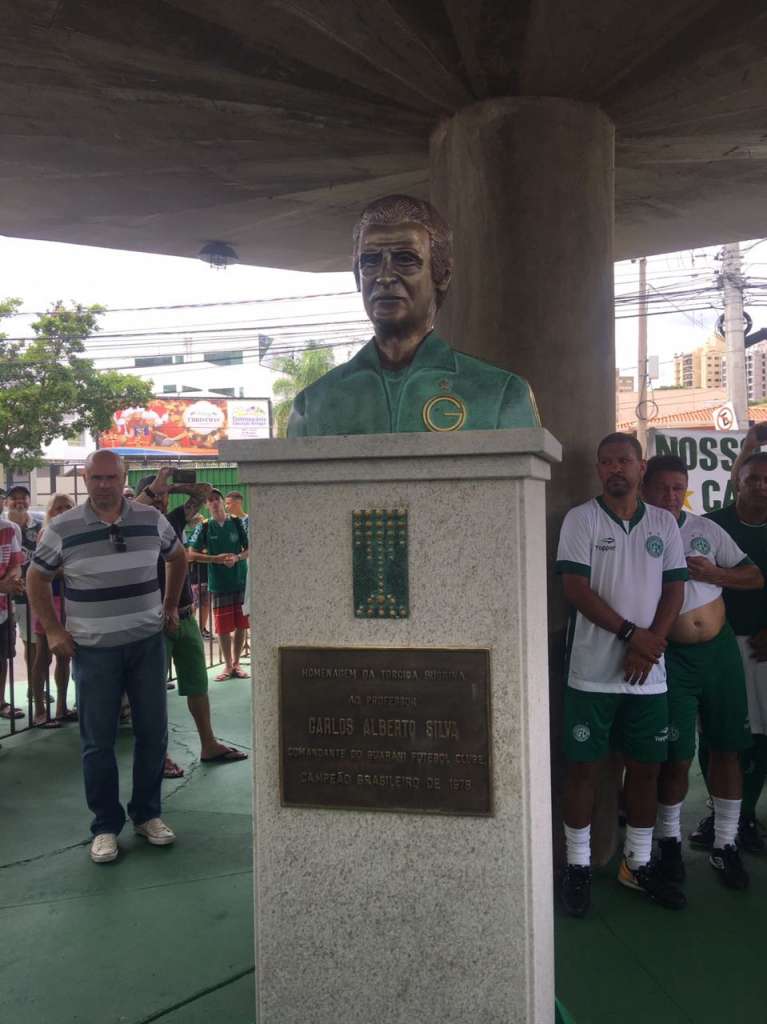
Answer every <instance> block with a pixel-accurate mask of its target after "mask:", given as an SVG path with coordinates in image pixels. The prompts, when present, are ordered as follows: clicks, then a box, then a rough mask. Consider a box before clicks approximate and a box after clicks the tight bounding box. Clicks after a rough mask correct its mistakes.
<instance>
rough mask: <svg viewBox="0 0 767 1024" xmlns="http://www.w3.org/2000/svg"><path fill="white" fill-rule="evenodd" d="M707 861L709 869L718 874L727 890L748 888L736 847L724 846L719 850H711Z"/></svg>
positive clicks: (746, 873) (744, 871)
mask: <svg viewBox="0 0 767 1024" xmlns="http://www.w3.org/2000/svg"><path fill="white" fill-rule="evenodd" d="M708 861H709V864H710V865H711V867H712V868H713V869H714V870H715V871H718V872H719V876H720V878H721V879H722V881H723V882H724V884H725V885H726V886H727V888H728V889H747V888H748V872H747V871H746V869H745V868H744V867H743V865H742V863H741V860H740V854H739V853H738V848H737V847H736V846H725V847H723V848H722V849H721V850H716V849H714V850H712V851H711V854H710V855H709V858H708Z"/></svg>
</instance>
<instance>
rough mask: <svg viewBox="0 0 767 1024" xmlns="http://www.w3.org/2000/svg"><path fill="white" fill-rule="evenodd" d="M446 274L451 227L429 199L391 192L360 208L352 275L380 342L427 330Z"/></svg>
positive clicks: (449, 263)
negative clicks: (391, 194)
mask: <svg viewBox="0 0 767 1024" xmlns="http://www.w3.org/2000/svg"><path fill="white" fill-rule="evenodd" d="M451 273H452V244H451V238H450V231H449V229H448V227H447V224H446V223H445V222H444V220H443V219H442V217H441V216H440V215H439V213H437V211H436V210H435V209H434V207H433V206H431V205H430V204H429V203H427V202H425V201H424V200H421V199H414V198H412V197H411V196H399V195H393V196H385V197H384V198H383V199H377V200H375V201H374V202H372V203H370V204H369V205H368V206H367V207H366V208H365V209H364V210H363V212H362V215H361V217H360V219H359V221H358V223H357V226H356V227H355V229H354V276H355V278H356V280H357V286H358V288H359V289H360V291H361V292H362V298H363V301H364V303H365V309H366V311H367V314H368V316H369V317H370V319H371V320H372V322H373V325H374V327H375V332H376V338H377V339H378V340H379V341H382V340H383V339H384V338H387V337H392V336H398V337H400V338H402V337H404V336H405V335H407V336H409V337H412V338H417V340H420V338H422V337H423V336H424V335H425V334H426V333H427V332H428V331H429V330H431V328H432V327H433V326H434V316H435V314H436V311H437V309H438V308H439V306H440V305H441V303H442V300H443V299H444V297H445V294H446V293H447V289H448V286H449V284H450V276H451ZM419 332H420V333H419Z"/></svg>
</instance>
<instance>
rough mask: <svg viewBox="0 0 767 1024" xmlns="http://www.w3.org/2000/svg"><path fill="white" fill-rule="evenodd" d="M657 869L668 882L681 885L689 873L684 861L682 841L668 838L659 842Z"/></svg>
mask: <svg viewBox="0 0 767 1024" xmlns="http://www.w3.org/2000/svg"><path fill="white" fill-rule="evenodd" d="M658 854H659V856H658V860H657V869H658V871H659V872H660V874H661V875H663V877H664V878H665V879H666V881H667V882H672V883H673V884H674V885H681V883H682V882H683V881H684V879H685V875H686V874H687V872H686V871H685V868H684V861H683V860H682V841H681V840H680V839H674V838H673V836H668V837H666V838H665V839H659V840H658Z"/></svg>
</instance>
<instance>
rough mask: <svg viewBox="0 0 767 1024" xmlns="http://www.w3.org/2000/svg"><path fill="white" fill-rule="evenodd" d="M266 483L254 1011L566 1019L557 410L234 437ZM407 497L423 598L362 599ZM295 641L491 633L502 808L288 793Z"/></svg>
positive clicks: (236, 452) (413, 574) (405, 1023)
mask: <svg viewBox="0 0 767 1024" xmlns="http://www.w3.org/2000/svg"><path fill="white" fill-rule="evenodd" d="M222 455H223V457H224V458H226V459H227V460H234V461H237V462H238V463H239V465H240V479H241V480H242V481H243V483H247V484H248V485H249V487H250V524H251V526H250V528H251V544H252V547H251V558H250V566H251V582H252V588H251V624H252V631H253V643H252V651H253V687H254V689H253V710H254V756H253V766H254V796H253V817H254V833H255V875H254V882H255V934H256V994H257V995H256V998H257V1015H256V1019H257V1020H258V1022H259V1024H370V1022H375V1024H395V1022H396V1024H466V1022H472V1021H473V1022H476V1024H512V1022H518V1024H552V1021H553V1020H554V955H553V926H552V894H551V829H550V793H549V718H548V676H547V631H546V566H545V557H546V551H545V523H546V517H545V493H544V491H545V481H546V480H547V479H548V478H549V463H551V462H554V461H557V460H558V459H559V457H560V446H559V444H558V443H557V442H556V441H555V440H554V439H553V438H552V437H551V435H549V434H548V433H547V432H546V431H544V430H513V431H511V430H509V431H492V432H491V431H488V432H485V431H481V432H480V431H477V432H466V433H459V434H391V435H378V436H355V437H325V438H305V439H300V440H291V441H253V442H248V441H237V442H231V443H229V444H227V445H225V446H224V450H223V452H222ZM398 507H399V508H401V507H406V508H407V509H408V515H409V578H410V581H409V591H410V616H409V618H406V619H373V620H370V619H360V618H355V617H354V607H353V589H352V588H353V579H352V512H353V510H355V509H361V508H398ZM283 646H311V647H315V646H316V647H321V646H328V647H347V646H348V647H379V648H380V647H384V648H407V647H418V648H425V647H434V648H445V647H461V648H485V649H489V651H490V705H491V712H490V715H491V737H492V772H491V774H492V790H493V794H492V795H493V814H492V816H490V817H470V816H453V815H435V814H426V813H401V812H382V811H355V810H336V809H327V808H322V809H312V808H303V807H302V808H296V807H285V806H282V805H281V802H280V718H279V716H280V710H279V659H278V652H279V649H280V647H283Z"/></svg>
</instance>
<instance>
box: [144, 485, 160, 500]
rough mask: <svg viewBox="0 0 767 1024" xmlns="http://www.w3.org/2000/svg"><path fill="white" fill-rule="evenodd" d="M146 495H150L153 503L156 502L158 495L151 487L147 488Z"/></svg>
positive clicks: (145, 489)
mask: <svg viewBox="0 0 767 1024" xmlns="http://www.w3.org/2000/svg"><path fill="white" fill-rule="evenodd" d="M144 494H148V495H149V497H150V498H151V499H152V501H154V500H155V498H156V497H157V495H156V494H155V493H154V491H153V490H152V488H151V487H145V488H144Z"/></svg>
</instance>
